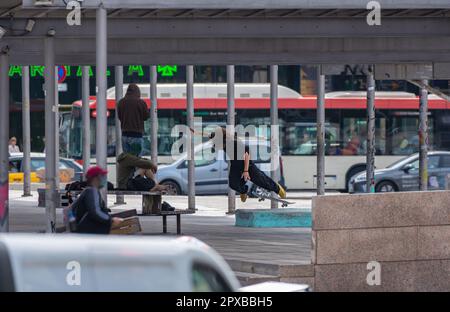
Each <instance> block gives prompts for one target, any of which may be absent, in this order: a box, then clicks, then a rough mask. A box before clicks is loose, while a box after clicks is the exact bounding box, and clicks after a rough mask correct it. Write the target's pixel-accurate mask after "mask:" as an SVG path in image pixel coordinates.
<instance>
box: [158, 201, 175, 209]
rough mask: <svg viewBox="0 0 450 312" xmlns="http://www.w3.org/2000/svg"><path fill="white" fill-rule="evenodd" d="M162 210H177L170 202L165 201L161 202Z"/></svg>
mask: <svg viewBox="0 0 450 312" xmlns="http://www.w3.org/2000/svg"><path fill="white" fill-rule="evenodd" d="M161 211H175V207H173V206H171V205H170V204H169V203H168V202H166V201H164V202H162V204H161Z"/></svg>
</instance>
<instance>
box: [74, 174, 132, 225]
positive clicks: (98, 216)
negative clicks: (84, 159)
mask: <svg viewBox="0 0 450 312" xmlns="http://www.w3.org/2000/svg"><path fill="white" fill-rule="evenodd" d="M106 174H107V171H106V170H104V169H103V168H101V167H99V166H95V167H91V168H89V170H88V171H87V173H86V180H87V185H88V186H87V187H86V188H85V189H84V190H83V192H81V194H80V196H79V197H78V198H77V199H76V200H75V202H74V203H73V204H72V208H71V209H72V211H74V212H75V217H76V232H77V233H84V234H109V233H110V231H111V227H113V226H117V225H120V223H122V222H123V219H122V218H116V217H111V215H110V214H109V210H108V208H107V207H106V204H105V202H104V201H103V199H102V197H101V195H100V189H102V188H105V187H106V185H107V180H106Z"/></svg>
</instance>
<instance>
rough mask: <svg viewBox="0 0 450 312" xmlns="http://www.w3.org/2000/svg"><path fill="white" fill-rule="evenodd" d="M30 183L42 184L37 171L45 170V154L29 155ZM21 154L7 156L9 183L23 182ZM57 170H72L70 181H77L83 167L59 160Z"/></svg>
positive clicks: (62, 159)
mask: <svg viewBox="0 0 450 312" xmlns="http://www.w3.org/2000/svg"><path fill="white" fill-rule="evenodd" d="M30 157H31V162H30V167H31V168H30V169H31V182H33V183H35V182H44V181H42V180H41V178H40V177H39V175H38V171H40V170H44V169H45V154H43V153H31V154H30ZM22 160H23V153H14V154H11V155H10V156H9V183H22V182H23V161H22ZM59 168H60V169H61V170H62V169H73V171H74V177H73V179H72V180H77V181H79V180H80V179H81V177H82V175H83V167H82V166H81V165H80V164H78V163H77V162H75V161H74V160H72V159H68V158H60V159H59Z"/></svg>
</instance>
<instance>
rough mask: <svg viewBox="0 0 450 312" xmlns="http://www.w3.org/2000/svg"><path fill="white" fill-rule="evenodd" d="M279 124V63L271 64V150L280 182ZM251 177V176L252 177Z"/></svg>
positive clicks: (272, 173) (273, 170)
mask: <svg viewBox="0 0 450 312" xmlns="http://www.w3.org/2000/svg"><path fill="white" fill-rule="evenodd" d="M278 127H279V125H278V65H270V150H271V153H270V155H271V159H270V163H271V167H272V168H271V171H270V177H271V178H272V180H274V181H275V182H278V180H279V177H278V171H277V168H279V162H280V155H279V153H278V151H279V149H280V144H279V140H280V139H279V128H278ZM250 178H251V177H250ZM270 208H271V209H276V208H278V202H277V201H275V200H271V202H270Z"/></svg>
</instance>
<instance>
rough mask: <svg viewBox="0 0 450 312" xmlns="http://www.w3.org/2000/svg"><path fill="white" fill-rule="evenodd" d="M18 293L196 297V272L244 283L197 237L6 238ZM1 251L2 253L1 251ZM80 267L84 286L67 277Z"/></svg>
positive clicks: (4, 242) (2, 238) (3, 237)
mask: <svg viewBox="0 0 450 312" xmlns="http://www.w3.org/2000/svg"><path fill="white" fill-rule="evenodd" d="M1 245H3V246H4V247H6V250H7V253H8V255H9V259H10V262H11V266H12V270H13V276H14V285H15V288H16V289H17V290H18V291H96V290H102V291H190V290H191V288H192V277H191V272H192V266H193V265H194V264H199V265H206V266H208V267H210V268H213V269H215V270H216V271H217V272H219V273H220V274H221V275H222V276H223V278H224V280H225V281H226V282H228V283H229V287H230V288H231V289H233V290H237V289H238V288H239V282H238V281H237V279H236V277H235V276H234V274H233V273H232V271H231V269H230V268H229V266H228V264H227V263H226V262H225V261H224V260H223V259H222V257H221V256H219V255H218V254H217V253H216V252H215V251H214V250H213V249H212V248H210V247H209V246H208V245H206V244H204V243H203V242H201V241H199V240H197V239H195V238H192V237H187V236H183V237H179V238H162V237H145V236H113V235H109V236H100V235H72V234H61V235H49V234H3V235H0V247H2V246H1ZM0 251H1V248H0ZM77 264H79V266H80V269H81V284H80V285H79V286H77V287H74V286H71V285H69V284H70V283H67V281H66V277H67V274H68V273H69V271H70V270H71V269H75V268H76V265H77Z"/></svg>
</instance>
